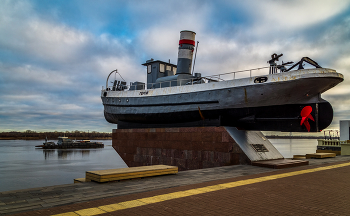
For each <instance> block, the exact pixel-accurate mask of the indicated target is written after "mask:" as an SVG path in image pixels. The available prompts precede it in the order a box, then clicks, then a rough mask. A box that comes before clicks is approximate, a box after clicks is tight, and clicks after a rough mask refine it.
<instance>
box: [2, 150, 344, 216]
mask: <svg viewBox="0 0 350 216" xmlns="http://www.w3.org/2000/svg"><path fill="white" fill-rule="evenodd" d="M308 160H309V162H310V165H308V166H303V167H296V168H288V169H282V170H273V169H269V168H263V167H255V166H250V165H239V166H227V167H218V168H210V169H201V170H191V171H183V172H180V173H178V174H177V175H167V176H160V177H149V178H144V179H138V180H132V181H121V182H113V183H104V184H98V183H92V182H86V183H78V184H68V185H60V186H52V187H43V188H34V189H27V190H18V191H8V192H2V193H0V214H1V215H4V214H14V213H18V214H17V215H23V216H24V215H38V214H40V215H55V214H61V215H97V214H101V215H116V214H120V215H140V214H142V215H186V214H187V215H191V214H192V215H193V214H200V215H282V214H283V215H285V214H296V215H301V214H303V215H311V214H318V215H329V214H339V215H347V214H348V209H349V207H348V206H349V204H350V201H349V199H348V198H347V197H348V196H349V195H348V194H349V193H350V187H349V186H348V179H349V178H350V169H349V166H350V157H349V156H338V157H336V158H327V159H308ZM329 200H331V203H332V204H330V202H329Z"/></svg>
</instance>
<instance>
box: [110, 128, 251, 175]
mask: <svg viewBox="0 0 350 216" xmlns="http://www.w3.org/2000/svg"><path fill="white" fill-rule="evenodd" d="M112 144H113V148H114V149H115V150H116V151H117V152H118V154H119V155H120V157H121V158H122V159H123V160H124V162H125V163H126V164H127V165H128V166H129V167H135V166H147V165H158V164H164V165H171V166H178V168H179V171H183V170H192V169H202V168H210V167H220V166H228V165H238V164H251V160H250V159H249V158H248V157H247V155H246V154H245V153H244V152H243V151H242V149H241V148H240V147H239V145H238V144H237V143H236V142H235V140H234V139H233V138H232V137H231V136H230V134H229V133H228V132H227V130H226V129H225V128H224V127H191V128H148V129H114V130H113V134H112Z"/></svg>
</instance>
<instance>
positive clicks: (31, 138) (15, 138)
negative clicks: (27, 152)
mask: <svg viewBox="0 0 350 216" xmlns="http://www.w3.org/2000/svg"><path fill="white" fill-rule="evenodd" d="M71 139H72V140H75V139H76V140H111V139H112V137H74V138H71ZM0 140H45V138H41V137H0ZM48 140H57V138H56V139H48Z"/></svg>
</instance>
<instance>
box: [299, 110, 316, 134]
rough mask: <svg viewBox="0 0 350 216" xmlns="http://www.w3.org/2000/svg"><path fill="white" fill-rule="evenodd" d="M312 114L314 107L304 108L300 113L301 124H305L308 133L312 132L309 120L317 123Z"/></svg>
mask: <svg viewBox="0 0 350 216" xmlns="http://www.w3.org/2000/svg"><path fill="white" fill-rule="evenodd" d="M311 112H312V107H311V106H306V107H304V108H303V109H302V110H301V112H300V115H301V122H300V125H302V124H304V125H305V127H306V129H307V131H309V132H310V123H309V121H308V120H309V119H310V120H312V121H315V120H314V118H313V117H312V115H311Z"/></svg>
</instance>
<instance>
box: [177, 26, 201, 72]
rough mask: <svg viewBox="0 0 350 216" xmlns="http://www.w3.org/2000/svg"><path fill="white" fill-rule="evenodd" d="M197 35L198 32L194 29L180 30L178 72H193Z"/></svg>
mask: <svg viewBox="0 0 350 216" xmlns="http://www.w3.org/2000/svg"><path fill="white" fill-rule="evenodd" d="M195 37H196V33H195V32H193V31H187V30H185V31H181V32H180V41H179V53H178V58H177V71H176V74H191V67H192V58H193V51H194V46H195Z"/></svg>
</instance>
